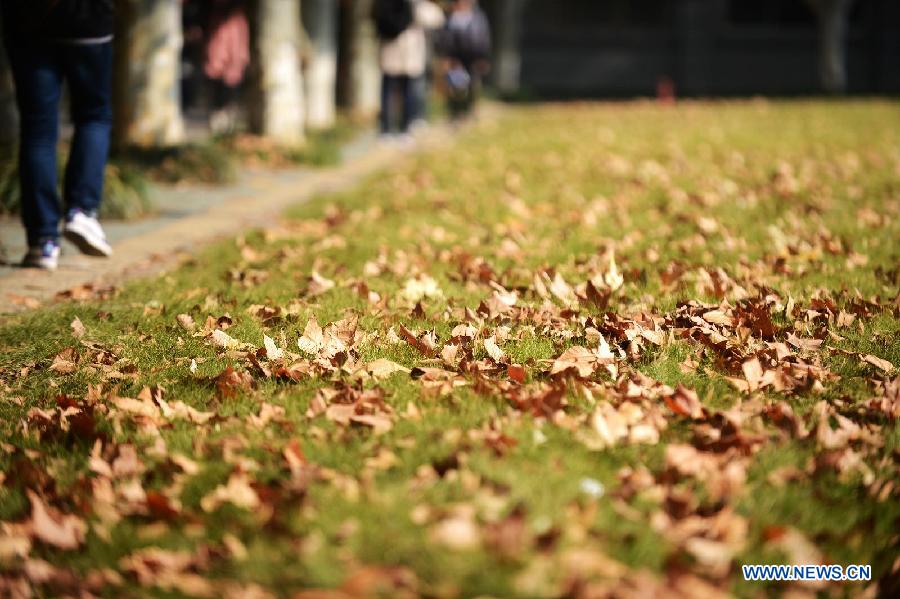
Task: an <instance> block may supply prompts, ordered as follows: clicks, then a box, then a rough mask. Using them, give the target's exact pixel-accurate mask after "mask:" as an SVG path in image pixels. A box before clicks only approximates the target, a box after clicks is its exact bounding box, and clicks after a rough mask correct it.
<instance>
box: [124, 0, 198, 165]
mask: <svg viewBox="0 0 900 599" xmlns="http://www.w3.org/2000/svg"><path fill="white" fill-rule="evenodd" d="M116 7H117V13H116V39H115V44H116V57H115V67H114V68H115V77H114V82H115V83H114V85H115V90H114V102H115V111H114V133H113V141H114V144H115V146H116V147H117V148H122V147H124V146H128V145H135V146H143V147H152V146H171V145H176V144H179V143H181V142H183V141H184V120H183V119H182V115H181V45H182V35H181V2H180V0H119V1H118V2H117V3H116Z"/></svg>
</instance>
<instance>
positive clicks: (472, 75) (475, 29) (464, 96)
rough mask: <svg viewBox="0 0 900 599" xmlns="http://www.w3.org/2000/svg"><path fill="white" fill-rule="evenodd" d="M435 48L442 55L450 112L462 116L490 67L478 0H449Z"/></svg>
mask: <svg viewBox="0 0 900 599" xmlns="http://www.w3.org/2000/svg"><path fill="white" fill-rule="evenodd" d="M437 48H438V52H439V53H440V54H441V55H442V56H443V57H444V59H445V72H446V74H445V78H446V83H447V95H448V103H449V109H450V114H451V116H452V117H454V118H459V117H463V116H466V115H467V114H469V113H470V112H471V111H472V109H473V108H474V106H475V103H476V101H477V100H478V95H479V93H480V91H481V80H482V78H483V77H484V76H485V75H487V74H488V72H489V71H490V57H491V28H490V24H489V23H488V19H487V15H486V14H485V13H484V11H483V10H482V9H481V7H480V6H479V5H478V0H454V1H453V3H452V5H451V9H450V17H449V18H448V19H447V24H446V26H445V27H444V30H443V31H442V32H441V34H440V36H439V37H438V43H437Z"/></svg>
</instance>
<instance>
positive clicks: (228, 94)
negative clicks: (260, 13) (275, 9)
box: [204, 0, 250, 133]
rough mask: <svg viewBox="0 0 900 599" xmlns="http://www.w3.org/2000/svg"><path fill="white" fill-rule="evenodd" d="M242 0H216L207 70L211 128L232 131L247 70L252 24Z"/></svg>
mask: <svg viewBox="0 0 900 599" xmlns="http://www.w3.org/2000/svg"><path fill="white" fill-rule="evenodd" d="M243 4H244V3H243V2H241V1H240V0H213V2H212V3H211V6H210V23H209V30H208V31H209V34H208V37H207V43H206V64H205V65H204V72H205V73H206V76H207V77H208V78H209V79H210V81H211V82H212V85H213V90H212V91H213V94H212V95H213V98H212V100H213V107H212V108H213V110H212V115H211V116H210V128H211V129H212V130H213V132H214V133H221V132H225V131H232V130H234V128H235V124H236V122H237V106H238V99H239V96H240V86H241V83H243V81H244V73H245V72H246V70H247V66H248V65H249V64H250V25H249V23H248V21H247V14H246V12H245V11H244V6H243Z"/></svg>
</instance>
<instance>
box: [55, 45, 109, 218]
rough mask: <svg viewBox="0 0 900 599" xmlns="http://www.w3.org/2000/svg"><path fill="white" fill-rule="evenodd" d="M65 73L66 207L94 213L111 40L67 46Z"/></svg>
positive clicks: (105, 133)
mask: <svg viewBox="0 0 900 599" xmlns="http://www.w3.org/2000/svg"><path fill="white" fill-rule="evenodd" d="M61 51H62V52H64V53H65V56H66V62H65V67H66V68H65V75H66V79H67V80H68V82H69V92H70V95H71V97H72V122H73V123H74V125H75V136H74V138H73V139H72V149H71V152H70V154H69V162H68V165H67V166H66V180H65V190H64V191H65V193H64V197H65V201H66V208H67V210H69V211H70V212H71V211H72V210H80V211H81V212H84V213H85V214H88V215H96V212H97V210H98V208H99V207H100V202H101V200H102V199H103V178H104V171H105V169H106V160H107V157H108V155H109V137H110V130H111V129H112V43H106V44H93V45H84V46H67V47H64V48H63V49H62V50H61Z"/></svg>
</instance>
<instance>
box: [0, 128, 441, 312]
mask: <svg viewBox="0 0 900 599" xmlns="http://www.w3.org/2000/svg"><path fill="white" fill-rule="evenodd" d="M451 137H452V130H451V129H450V128H449V127H447V126H436V127H433V128H432V129H430V130H429V131H428V132H427V133H426V134H425V135H423V136H422V137H420V138H419V139H418V141H417V142H416V144H415V145H413V146H410V147H398V146H397V145H393V144H382V143H378V142H377V140H376V139H375V137H374V134H372V133H367V134H365V135H362V136H361V137H359V138H358V139H356V140H355V141H353V142H351V143H350V144H348V146H346V147H345V148H344V151H343V160H342V161H341V164H340V165H338V166H335V167H331V168H323V169H313V168H301V169H296V170H282V171H263V170H256V171H254V170H248V171H245V172H243V173H242V174H241V176H240V177H239V181H238V183H237V184H235V185H232V186H227V187H209V186H179V187H162V186H161V187H158V188H155V189H154V201H155V205H156V207H157V209H158V214H157V215H156V216H153V217H150V218H146V219H142V220H138V221H134V222H116V221H109V222H106V223H104V228H105V229H106V231H107V235H108V237H109V239H110V241H111V242H112V244H113V247H114V250H115V253H114V254H113V256H112V258H109V259H97V258H90V257H87V256H82V255H80V254H79V253H78V252H77V250H75V249H74V247H72V246H66V245H64V246H63V257H62V259H61V260H60V267H59V269H58V270H57V271H56V272H54V273H48V272H43V271H39V270H34V269H23V268H19V267H18V266H16V265H14V264H6V265H0V314H3V313H10V312H15V311H20V310H24V309H28V308H34V307H37V306H39V305H40V304H42V303H44V302H47V301H48V300H52V299H53V298H54V297H55V296H57V294H59V293H61V292H64V291H66V290H70V289H73V288H76V287H80V286H86V285H92V286H94V287H95V288H97V287H103V286H108V285H116V284H120V283H121V282H123V281H124V280H126V279H129V278H132V277H137V276H147V275H150V274H153V273H157V272H160V271H161V270H164V269H166V268H169V267H171V266H173V265H174V264H175V263H176V261H177V258H178V256H179V255H184V254H185V253H190V252H193V251H195V250H196V249H197V248H198V247H199V246H201V245H203V244H207V243H209V242H211V241H213V240H216V239H220V238H223V237H226V236H228V235H233V234H235V233H237V232H239V231H241V230H245V229H248V228H255V227H263V226H267V225H271V224H272V223H274V222H276V221H277V220H278V219H279V218H280V216H281V214H282V212H283V211H284V210H285V208H287V207H288V206H290V205H291V204H295V203H298V202H302V201H306V200H308V199H310V198H311V197H313V196H317V195H321V194H327V193H333V192H336V191H341V190H344V189H347V188H350V187H352V186H353V185H355V184H356V183H358V182H359V181H360V180H361V179H363V178H365V177H366V176H368V175H371V174H373V173H375V172H377V171H379V170H381V169H383V168H385V167H388V166H391V165H393V164H394V163H396V162H397V161H398V160H402V159H404V158H405V157H406V156H408V155H409V154H411V153H413V152H415V151H417V150H421V149H423V148H426V147H430V146H434V145H438V144H441V143H446V142H447V141H449V140H450V139H451ZM0 246H2V247H3V250H4V253H5V255H6V257H7V260H8V261H9V262H15V261H18V260H19V259H20V258H21V256H22V254H23V253H24V251H25V236H24V232H23V231H22V228H21V225H20V224H19V222H18V220H17V219H0Z"/></svg>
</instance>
